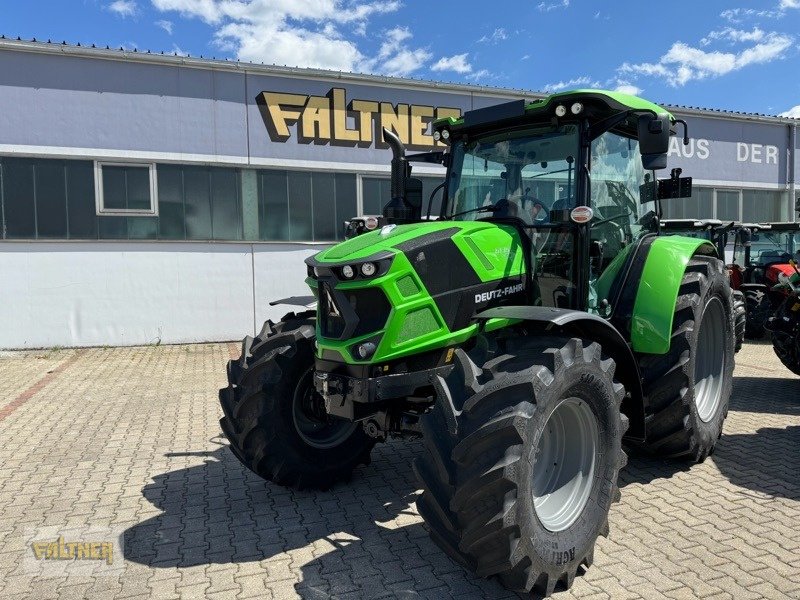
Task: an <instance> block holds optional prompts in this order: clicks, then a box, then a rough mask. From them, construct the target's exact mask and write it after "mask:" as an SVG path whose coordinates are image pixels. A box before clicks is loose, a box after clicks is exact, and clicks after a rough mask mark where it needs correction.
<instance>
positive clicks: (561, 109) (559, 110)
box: [556, 104, 567, 117]
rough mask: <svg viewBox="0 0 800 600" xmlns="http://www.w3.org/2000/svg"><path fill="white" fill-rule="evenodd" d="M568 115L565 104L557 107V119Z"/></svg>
mask: <svg viewBox="0 0 800 600" xmlns="http://www.w3.org/2000/svg"><path fill="white" fill-rule="evenodd" d="M566 114H567V107H566V106H564V105H563V104H559V105H558V106H556V116H557V117H563V116H565V115H566Z"/></svg>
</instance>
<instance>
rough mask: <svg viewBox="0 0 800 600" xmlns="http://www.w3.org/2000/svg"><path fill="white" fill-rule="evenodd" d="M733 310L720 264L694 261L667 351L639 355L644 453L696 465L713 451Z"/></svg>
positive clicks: (724, 401) (725, 397)
mask: <svg viewBox="0 0 800 600" xmlns="http://www.w3.org/2000/svg"><path fill="white" fill-rule="evenodd" d="M732 308H733V298H732V294H731V289H730V285H729V283H728V278H727V276H726V275H725V271H724V267H723V264H722V262H721V261H720V260H718V259H716V258H712V257H708V256H695V257H694V258H692V259H691V260H690V261H689V264H688V265H687V267H686V272H685V273H684V276H683V280H682V282H681V287H680V290H679V292H678V300H677V303H676V306H675V316H674V318H673V322H672V338H671V343H670V349H669V352H667V354H664V355H640V356H639V368H640V371H641V374H642V378H643V383H644V393H645V396H647V398H648V402H649V408H648V413H647V415H646V441H645V443H644V444H643V448H644V449H645V450H646V451H648V452H650V453H652V454H656V455H658V456H662V457H679V456H681V457H683V456H685V457H690V458H692V459H694V460H695V461H697V462H702V461H703V460H705V459H706V457H707V456H708V455H709V454H711V453H712V452H713V450H714V445H715V444H716V442H717V440H718V439H719V437H720V436H721V435H722V425H723V423H724V421H725V417H726V416H727V414H728V402H729V400H730V395H731V388H732V381H733V355H734V344H735V341H734V324H733V310H732Z"/></svg>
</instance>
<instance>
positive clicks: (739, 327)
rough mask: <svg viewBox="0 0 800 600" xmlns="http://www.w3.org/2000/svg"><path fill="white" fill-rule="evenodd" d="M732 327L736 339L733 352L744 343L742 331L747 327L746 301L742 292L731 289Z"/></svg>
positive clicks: (739, 348) (737, 350)
mask: <svg viewBox="0 0 800 600" xmlns="http://www.w3.org/2000/svg"><path fill="white" fill-rule="evenodd" d="M733 329H734V334H735V339H736V345H735V346H734V352H739V350H741V349H742V346H743V345H744V333H745V330H746V329H747V302H746V301H745V298H744V292H741V291H740V290H734V291H733Z"/></svg>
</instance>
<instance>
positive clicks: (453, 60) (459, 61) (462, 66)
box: [431, 52, 472, 73]
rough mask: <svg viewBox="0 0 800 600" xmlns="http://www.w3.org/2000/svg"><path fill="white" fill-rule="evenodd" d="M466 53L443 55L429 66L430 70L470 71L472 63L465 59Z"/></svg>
mask: <svg viewBox="0 0 800 600" xmlns="http://www.w3.org/2000/svg"><path fill="white" fill-rule="evenodd" d="M467 56H468V54H467V53H466V52H465V53H464V54H456V55H454V56H443V57H442V58H440V59H439V60H438V61H436V63H434V64H433V66H431V71H455V72H456V73H471V72H472V65H471V64H469V62H468V61H467Z"/></svg>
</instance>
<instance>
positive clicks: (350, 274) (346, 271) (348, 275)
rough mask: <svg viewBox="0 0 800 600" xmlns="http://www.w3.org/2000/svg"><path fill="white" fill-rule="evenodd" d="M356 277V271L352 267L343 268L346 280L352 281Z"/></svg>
mask: <svg viewBox="0 0 800 600" xmlns="http://www.w3.org/2000/svg"><path fill="white" fill-rule="evenodd" d="M355 276H356V270H355V269H354V268H353V267H351V266H350V265H345V266H343V267H342V277H344V278H345V279H352V278H353V277H355Z"/></svg>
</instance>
